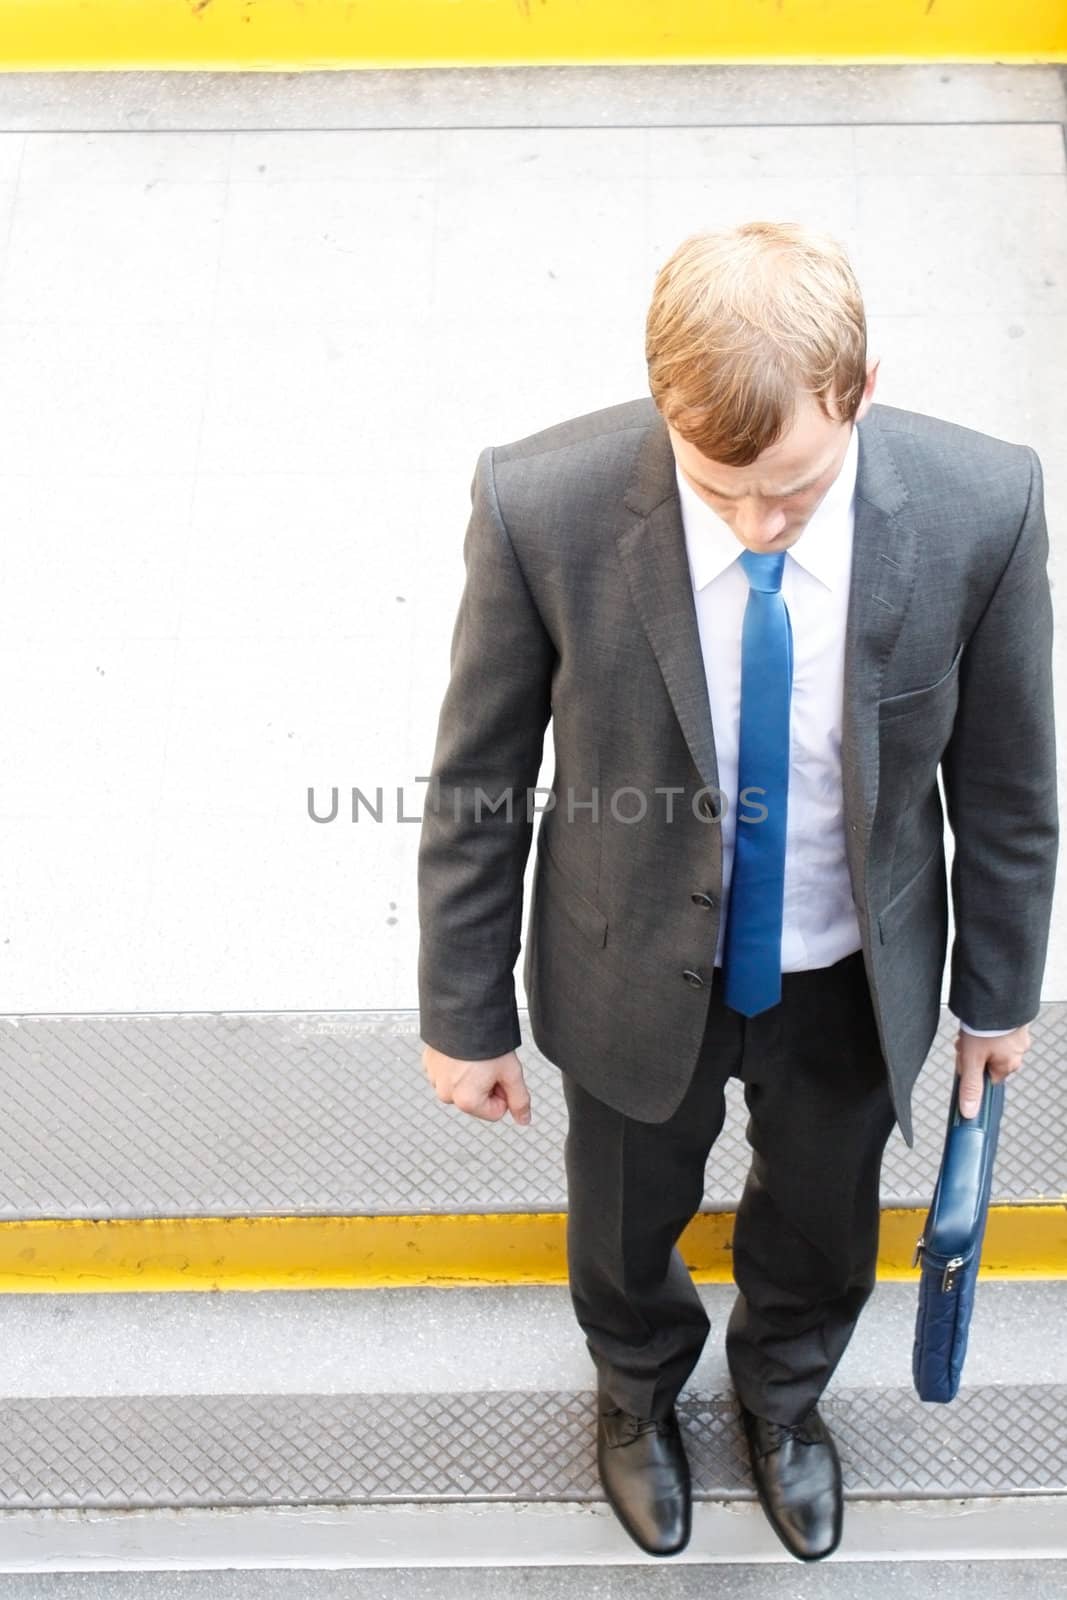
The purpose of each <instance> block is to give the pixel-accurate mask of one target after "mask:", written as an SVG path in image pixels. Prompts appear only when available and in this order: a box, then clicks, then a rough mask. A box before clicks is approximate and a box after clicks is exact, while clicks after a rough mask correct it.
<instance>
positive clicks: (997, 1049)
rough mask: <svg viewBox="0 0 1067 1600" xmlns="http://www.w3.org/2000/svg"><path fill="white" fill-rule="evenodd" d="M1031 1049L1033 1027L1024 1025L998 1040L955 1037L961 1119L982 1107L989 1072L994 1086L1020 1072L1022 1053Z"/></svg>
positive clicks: (958, 1034)
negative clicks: (983, 1091)
mask: <svg viewBox="0 0 1067 1600" xmlns="http://www.w3.org/2000/svg"><path fill="white" fill-rule="evenodd" d="M1029 1048H1030V1024H1029V1023H1028V1022H1024V1023H1023V1024H1022V1026H1021V1027H1019V1028H1014V1029H1013V1030H1012V1032H1011V1033H1003V1034H1001V1035H1000V1036H999V1037H998V1038H995V1039H990V1038H983V1037H982V1036H981V1034H976V1033H964V1031H963V1029H962V1028H961V1029H960V1031H959V1033H957V1035H956V1071H957V1072H958V1073H959V1078H960V1115H961V1116H963V1117H973V1116H974V1114H975V1112H976V1111H977V1110H978V1107H979V1106H980V1105H981V1103H982V1088H983V1074H984V1071H985V1068H986V1067H988V1068H989V1076H990V1078H991V1079H992V1080H993V1082H994V1083H998V1082H999V1081H1000V1079H1001V1078H1006V1077H1008V1076H1009V1074H1010V1073H1012V1072H1018V1070H1019V1068H1020V1067H1021V1066H1022V1064H1023V1051H1024V1050H1029Z"/></svg>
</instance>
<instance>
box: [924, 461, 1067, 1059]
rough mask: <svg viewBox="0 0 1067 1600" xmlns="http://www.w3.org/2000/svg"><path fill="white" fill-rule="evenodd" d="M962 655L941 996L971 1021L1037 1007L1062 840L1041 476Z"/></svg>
mask: <svg viewBox="0 0 1067 1600" xmlns="http://www.w3.org/2000/svg"><path fill="white" fill-rule="evenodd" d="M1026 448H1027V451H1028V454H1029V456H1030V489H1029V495H1028V498H1027V502H1026V509H1025V511H1024V512H1023V517H1022V522H1021V525H1020V528H1019V532H1018V535H1017V537H1016V539H1015V543H1014V546H1013V548H1012V552H1011V555H1010V557H1009V559H1008V561H1007V563H1006V565H1005V567H1004V570H1003V572H1002V573H1001V576H1000V579H999V581H998V583H997V586H996V588H995V589H994V591H993V593H992V595H991V597H990V599H989V601H988V603H987V605H986V607H985V610H984V611H983V613H982V615H981V616H980V618H979V620H978V623H977V625H976V626H975V628H974V631H973V632H972V634H971V636H970V638H969V639H968V640H967V641H966V643H965V646H964V650H963V655H962V657H961V660H960V688H959V703H958V706H957V711H956V720H955V726H954V728H953V732H952V737H951V738H950V740H949V743H948V745H947V746H946V749H945V753H944V755H943V757H942V776H943V779H944V785H945V799H946V803H947V809H948V818H949V823H950V825H951V828H952V832H953V836H954V841H955V854H954V859H953V864H952V906H953V919H954V922H955V932H954V939H953V944H952V953H951V976H950V989H949V998H948V1004H949V1008H950V1009H951V1011H952V1012H953V1013H954V1014H955V1015H956V1016H957V1017H959V1016H964V1017H966V1018H967V1020H968V1022H970V1023H971V1024H972V1026H973V1027H975V1028H1004V1027H1019V1026H1020V1025H1021V1024H1022V1023H1023V1022H1027V1021H1029V1020H1030V1019H1031V1018H1033V1017H1035V1016H1036V1015H1037V1013H1038V1011H1039V1009H1040V1004H1041V980H1042V976H1043V973H1044V967H1045V958H1046V955H1047V951H1048V939H1049V925H1050V921H1051V916H1052V895H1053V887H1054V883H1055V876H1056V860H1057V854H1058V847H1059V818H1058V807H1057V796H1056V736H1055V727H1054V713H1053V677H1052V633H1053V615H1052V597H1051V594H1050V589H1049V581H1048V575H1047V562H1048V532H1047V529H1046V526H1045V509H1044V496H1043V477H1042V471H1041V462H1040V460H1039V459H1038V456H1037V454H1036V452H1035V451H1034V450H1033V449H1031V448H1030V447H1029V446H1027V447H1026Z"/></svg>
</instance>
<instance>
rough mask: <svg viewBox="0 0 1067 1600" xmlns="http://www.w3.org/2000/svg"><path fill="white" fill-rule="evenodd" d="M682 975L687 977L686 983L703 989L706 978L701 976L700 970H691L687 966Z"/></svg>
mask: <svg viewBox="0 0 1067 1600" xmlns="http://www.w3.org/2000/svg"><path fill="white" fill-rule="evenodd" d="M682 977H683V978H684V979H685V981H686V983H691V984H692V985H693V988H694V989H703V987H704V980H703V978H702V977H701V976H700V973H699V972H690V970H689V968H688V967H686V969H685V971H684V972H683V973H682Z"/></svg>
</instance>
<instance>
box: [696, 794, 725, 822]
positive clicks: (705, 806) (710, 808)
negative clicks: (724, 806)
mask: <svg viewBox="0 0 1067 1600" xmlns="http://www.w3.org/2000/svg"><path fill="white" fill-rule="evenodd" d="M698 809H699V811H700V814H701V816H704V817H717V816H718V815H719V811H720V801H719V800H718V799H713V798H712V796H711V795H710V794H702V795H701V797H700V805H699V808H698Z"/></svg>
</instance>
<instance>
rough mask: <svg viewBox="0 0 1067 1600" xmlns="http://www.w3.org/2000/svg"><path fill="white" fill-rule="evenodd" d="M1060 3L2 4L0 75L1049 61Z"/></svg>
mask: <svg viewBox="0 0 1067 1600" xmlns="http://www.w3.org/2000/svg"><path fill="white" fill-rule="evenodd" d="M1065 60H1067V10H1065V8H1064V5H1063V0H1027V3H1026V4H1025V5H1014V6H1008V5H1005V4H1004V3H1003V0H775V3H773V4H772V3H769V0H719V3H717V4H715V3H709V0H626V3H624V4H620V3H619V0H360V3H359V4H353V3H352V0H304V3H302V4H294V3H293V0H0V69H3V70H8V71H11V70H14V71H27V70H49V69H51V70H56V69H58V70H79V69H80V70H90V69H91V70H107V69H129V68H135V67H140V68H165V69H169V70H179V71H181V70H202V69H218V70H227V69H234V68H236V69H239V70H241V71H245V72H248V71H253V72H254V71H278V70H315V69H322V68H350V67H404V66H412V67H417V66H442V65H444V66H490V65H523V66H537V65H567V64H577V65H590V64H611V63H630V64H641V63H652V62H668V61H669V62H678V63H687V62H688V63H700V62H728V61H729V62H753V63H761V64H775V63H778V64H784V63H796V64H799V63H804V62H806V63H815V64H818V63H822V62H828V61H836V62H852V63H863V62H884V63H892V62H908V61H933V62H950V61H956V62H967V61H970V62H986V61H1000V62H1018V63H1023V62H1057V61H1065Z"/></svg>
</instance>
